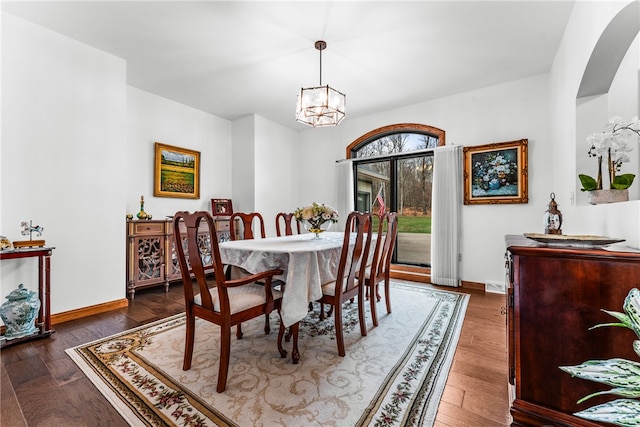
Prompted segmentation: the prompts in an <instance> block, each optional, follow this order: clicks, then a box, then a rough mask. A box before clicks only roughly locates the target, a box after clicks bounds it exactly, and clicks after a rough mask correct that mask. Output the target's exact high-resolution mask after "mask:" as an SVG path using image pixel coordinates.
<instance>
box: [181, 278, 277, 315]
mask: <svg viewBox="0 0 640 427" xmlns="http://www.w3.org/2000/svg"><path fill="white" fill-rule="evenodd" d="M227 292H228V294H229V306H230V309H231V314H236V313H239V312H241V311H244V310H246V309H248V308H252V307H257V306H260V305H262V304H265V303H266V302H267V297H266V296H265V293H264V285H260V286H258V284H257V283H250V284H248V285H243V286H236V287H233V288H228V291H227ZM209 293H210V294H211V299H212V301H213V309H214V310H215V311H218V312H219V311H220V300H219V298H218V288H217V287H214V288H211V289H209ZM271 293H272V294H273V299H274V300H277V299H280V298H282V292H281V291H278V290H275V289H272V290H271ZM193 302H194V303H195V304H197V305H202V297H201V296H200V294H198V295H196V296H195V297H194V298H193Z"/></svg>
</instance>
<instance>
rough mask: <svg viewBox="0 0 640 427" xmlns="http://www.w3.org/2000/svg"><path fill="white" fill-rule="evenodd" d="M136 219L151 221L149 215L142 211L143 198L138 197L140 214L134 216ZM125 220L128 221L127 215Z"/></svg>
mask: <svg viewBox="0 0 640 427" xmlns="http://www.w3.org/2000/svg"><path fill="white" fill-rule="evenodd" d="M136 217H137V218H138V219H141V220H142V219H151V215H149V214H148V213H146V212H145V211H144V196H140V212H138V214H137V215H136ZM127 219H130V218H129V216H128V215H127Z"/></svg>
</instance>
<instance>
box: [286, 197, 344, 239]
mask: <svg viewBox="0 0 640 427" xmlns="http://www.w3.org/2000/svg"><path fill="white" fill-rule="evenodd" d="M293 216H294V217H295V218H296V220H297V221H301V222H303V224H304V228H305V229H306V230H307V231H309V232H311V233H314V234H315V239H319V238H320V233H322V232H323V231H327V230H328V229H329V228H330V227H331V224H333V223H334V222H337V221H338V211H336V210H335V209H334V208H332V207H331V206H328V205H325V204H322V205H320V204H318V203H316V202H313V203H312V204H310V205H308V206H305V207H303V208H298V209H296V210H295V211H294V212H293Z"/></svg>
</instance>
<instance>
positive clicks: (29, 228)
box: [13, 220, 44, 248]
mask: <svg viewBox="0 0 640 427" xmlns="http://www.w3.org/2000/svg"><path fill="white" fill-rule="evenodd" d="M20 227H22V230H21V231H20V234H22V235H23V236H26V235H27V234H28V235H29V240H17V241H14V242H13V247H14V248H27V247H34V246H44V240H33V233H34V232H35V233H36V235H37V236H42V232H43V231H44V228H43V227H41V226H39V225H33V221H31V220H29V222H27V221H22V222H21V223H20Z"/></svg>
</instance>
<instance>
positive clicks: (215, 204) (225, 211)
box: [211, 199, 233, 216]
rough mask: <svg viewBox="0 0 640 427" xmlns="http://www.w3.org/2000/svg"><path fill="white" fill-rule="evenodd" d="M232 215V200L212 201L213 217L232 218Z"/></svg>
mask: <svg viewBox="0 0 640 427" xmlns="http://www.w3.org/2000/svg"><path fill="white" fill-rule="evenodd" d="M232 213H233V203H231V199H211V214H212V215H213V216H231V214H232Z"/></svg>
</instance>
